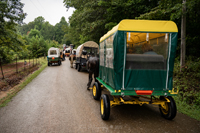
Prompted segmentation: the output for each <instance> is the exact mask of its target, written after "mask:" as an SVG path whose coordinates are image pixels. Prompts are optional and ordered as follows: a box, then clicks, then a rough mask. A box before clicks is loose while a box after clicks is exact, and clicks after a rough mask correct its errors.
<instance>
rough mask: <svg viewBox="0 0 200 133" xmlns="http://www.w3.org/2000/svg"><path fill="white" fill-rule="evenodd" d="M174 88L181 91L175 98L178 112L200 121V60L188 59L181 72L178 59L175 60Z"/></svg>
mask: <svg viewBox="0 0 200 133" xmlns="http://www.w3.org/2000/svg"><path fill="white" fill-rule="evenodd" d="M174 88H178V89H179V94H178V95H177V96H176V97H174V98H175V101H176V104H177V108H178V111H179V112H181V113H184V114H187V115H189V116H190V117H192V118H195V119H197V120H200V58H196V59H195V58H191V57H190V58H188V59H187V61H186V64H185V66H184V67H183V68H182V70H181V72H180V62H179V60H178V58H177V59H176V60H175V64H174Z"/></svg>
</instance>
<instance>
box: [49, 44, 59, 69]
mask: <svg viewBox="0 0 200 133" xmlns="http://www.w3.org/2000/svg"><path fill="white" fill-rule="evenodd" d="M47 60H48V66H50V65H52V64H58V65H59V66H60V65H61V64H62V63H61V60H62V59H61V56H60V50H59V48H54V47H51V48H50V49H49V50H48V59H47Z"/></svg>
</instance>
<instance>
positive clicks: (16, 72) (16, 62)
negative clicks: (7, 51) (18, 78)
mask: <svg viewBox="0 0 200 133" xmlns="http://www.w3.org/2000/svg"><path fill="white" fill-rule="evenodd" d="M16 73H18V68H17V56H16Z"/></svg>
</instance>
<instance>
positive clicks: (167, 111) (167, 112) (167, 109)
mask: <svg viewBox="0 0 200 133" xmlns="http://www.w3.org/2000/svg"><path fill="white" fill-rule="evenodd" d="M166 99H168V100H169V101H170V102H165V103H164V104H163V105H159V110H160V113H161V115H162V117H164V118H165V119H168V120H172V119H174V117H175V116H176V111H177V110H176V103H175V101H174V99H173V98H172V97H171V96H168V97H164V96H161V97H160V100H165V101H166Z"/></svg>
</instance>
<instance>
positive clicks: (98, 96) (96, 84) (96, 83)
mask: <svg viewBox="0 0 200 133" xmlns="http://www.w3.org/2000/svg"><path fill="white" fill-rule="evenodd" d="M94 86H95V87H96V91H95V92H96V93H95V95H94V93H93V92H94V90H93V89H94ZM92 96H93V98H94V99H95V100H99V99H100V97H101V86H100V85H99V83H98V82H94V84H93V87H92Z"/></svg>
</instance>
